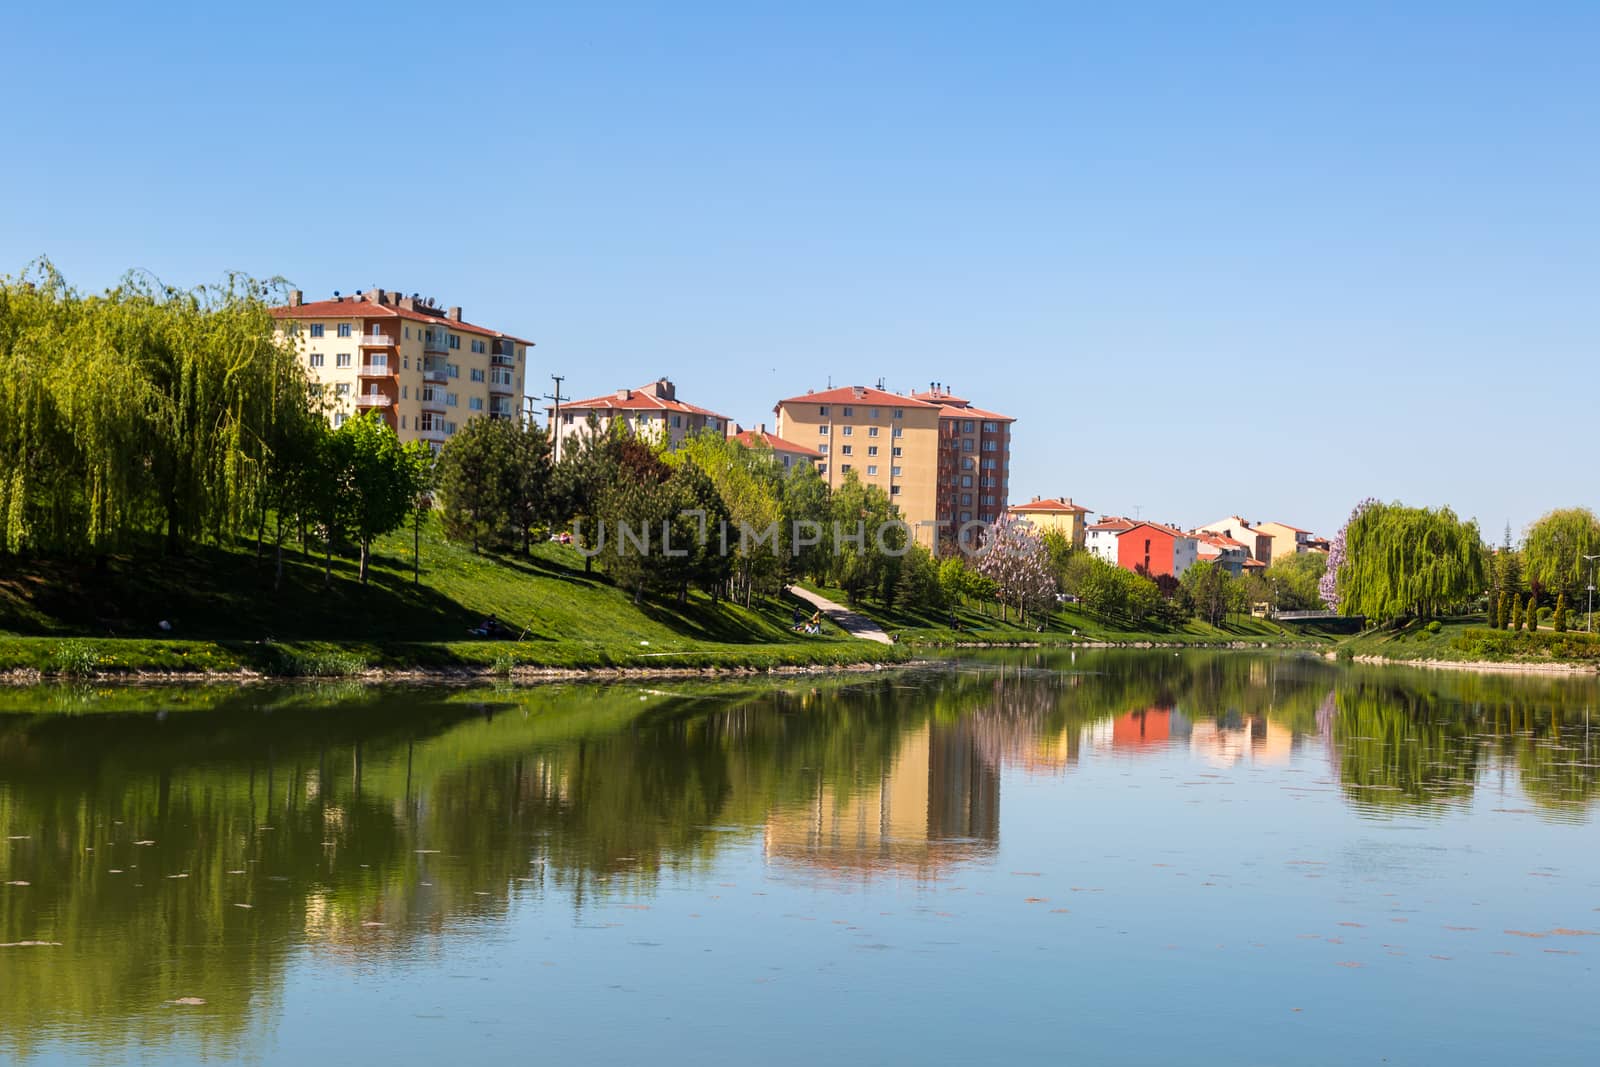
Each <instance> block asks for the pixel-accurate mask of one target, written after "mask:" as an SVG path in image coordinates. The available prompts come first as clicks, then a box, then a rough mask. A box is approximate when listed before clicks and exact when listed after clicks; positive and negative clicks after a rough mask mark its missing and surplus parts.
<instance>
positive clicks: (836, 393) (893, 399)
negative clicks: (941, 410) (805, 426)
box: [778, 385, 939, 408]
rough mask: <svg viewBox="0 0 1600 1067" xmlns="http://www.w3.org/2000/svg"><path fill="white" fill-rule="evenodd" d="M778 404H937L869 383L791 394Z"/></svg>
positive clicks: (908, 405)
mask: <svg viewBox="0 0 1600 1067" xmlns="http://www.w3.org/2000/svg"><path fill="white" fill-rule="evenodd" d="M778 403H780V404H877V405H878V406H880V407H894V408H936V407H938V406H939V405H938V404H929V403H927V402H926V401H922V400H917V399H915V398H913V397H909V396H901V395H900V394H899V393H891V392H888V391H886V390H883V389H874V388H872V387H871V386H870V385H841V386H839V387H838V388H837V389H824V390H823V391H822V392H820V393H806V394H805V395H804V396H791V397H789V398H787V399H785V400H780V401H778Z"/></svg>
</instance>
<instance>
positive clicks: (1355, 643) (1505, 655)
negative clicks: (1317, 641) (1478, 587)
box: [1337, 615, 1600, 669]
mask: <svg viewBox="0 0 1600 1067" xmlns="http://www.w3.org/2000/svg"><path fill="white" fill-rule="evenodd" d="M1337 651H1338V654H1339V655H1340V656H1341V657H1349V658H1354V659H1366V660H1390V661H1394V662H1403V663H1497V664H1508V665H1515V664H1521V665H1526V666H1560V665H1568V666H1574V667H1588V668H1591V669H1600V637H1595V636H1591V635H1589V634H1585V633H1571V632H1569V633H1556V632H1555V631H1553V630H1537V631H1534V632H1532V633H1528V632H1526V631H1521V632H1519V631H1514V630H1491V629H1489V626H1488V622H1487V620H1486V619H1485V618H1484V617H1483V616H1482V615H1475V616H1465V617H1462V618H1456V619H1442V620H1439V625H1438V627H1437V628H1431V627H1430V626H1429V625H1428V624H1426V623H1421V622H1411V623H1408V624H1406V625H1405V626H1402V627H1399V628H1378V629H1373V630H1368V631H1367V632H1365V633H1363V634H1359V635H1357V636H1355V637H1352V638H1349V639H1347V640H1345V641H1342V642H1340V643H1339V645H1338V650H1337Z"/></svg>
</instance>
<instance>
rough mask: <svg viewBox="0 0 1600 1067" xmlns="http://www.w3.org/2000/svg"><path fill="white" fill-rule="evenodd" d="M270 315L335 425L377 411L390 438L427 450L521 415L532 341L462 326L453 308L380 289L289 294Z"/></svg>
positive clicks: (483, 328) (477, 327)
mask: <svg viewBox="0 0 1600 1067" xmlns="http://www.w3.org/2000/svg"><path fill="white" fill-rule="evenodd" d="M272 315H273V317H274V318H276V319H277V320H278V332H279V335H280V336H282V337H284V338H286V339H287V340H289V341H290V342H291V343H293V344H294V346H295V347H296V349H297V350H298V351H299V353H300V358H301V360H302V361H303V362H304V364H305V366H306V368H307V370H308V371H309V372H310V376H311V380H312V381H313V382H315V383H317V384H318V386H319V387H320V388H321V390H322V393H323V397H324V399H325V400H326V402H327V405H328V418H329V419H330V420H331V421H332V422H333V424H334V425H335V426H339V425H342V424H343V423H344V421H345V420H346V419H348V418H350V417H351V416H352V415H355V414H357V413H364V412H368V411H377V412H379V413H381V414H382V416H383V418H384V421H385V422H387V423H388V424H389V426H390V427H391V428H392V429H393V430H394V431H395V433H396V434H398V435H399V437H400V440H402V441H426V442H427V443H428V445H429V446H430V447H432V448H434V449H437V448H438V447H439V446H440V445H441V444H443V443H444V441H445V440H446V439H448V438H449V436H450V435H451V434H453V433H455V432H456V430H458V429H459V428H460V427H461V426H462V425H463V424H464V423H466V421H467V420H468V419H472V418H476V417H478V416H486V417H488V418H502V419H515V418H521V417H522V397H523V391H522V383H523V379H524V375H525V373H526V370H527V359H528V349H530V348H532V347H533V342H532V341H528V340H525V339H523V338H521V337H515V336H513V335H511V334H508V333H503V332H501V331H499V330H492V329H490V328H488V327H487V326H478V325H475V324H473V323H470V322H467V321H466V320H465V319H463V318H462V315H461V308H459V307H452V308H448V309H445V308H439V307H435V306H434V304H433V301H431V300H424V299H422V298H421V297H420V296H418V295H417V294H415V293H413V294H411V295H410V296H403V295H401V294H400V293H398V292H392V291H390V290H387V289H370V290H368V291H366V292H364V293H360V292H358V293H356V294H355V295H354V296H341V295H340V294H338V293H335V294H334V296H333V299H331V300H318V301H312V302H309V303H308V302H306V301H305V300H304V294H303V293H302V292H301V291H300V290H298V289H296V290H294V291H293V292H291V293H290V294H289V303H288V304H287V305H286V306H284V307H278V308H273V309H272Z"/></svg>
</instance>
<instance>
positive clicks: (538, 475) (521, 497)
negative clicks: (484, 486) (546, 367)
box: [468, 419, 551, 554]
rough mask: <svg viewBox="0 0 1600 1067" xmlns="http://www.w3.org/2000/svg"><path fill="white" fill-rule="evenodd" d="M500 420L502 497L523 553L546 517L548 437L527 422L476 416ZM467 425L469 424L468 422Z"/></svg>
mask: <svg viewBox="0 0 1600 1067" xmlns="http://www.w3.org/2000/svg"><path fill="white" fill-rule="evenodd" d="M476 421H479V422H485V421H493V422H500V423H504V424H505V425H506V426H507V427H509V432H508V433H507V434H506V461H507V462H506V465H505V469H504V472H503V475H504V479H505V482H504V486H503V488H502V494H503V498H504V500H505V503H506V513H507V515H508V516H509V517H510V520H511V526H512V528H513V529H514V530H515V531H516V533H517V536H518V538H519V539H520V540H521V542H522V551H523V553H524V554H526V553H527V552H528V550H529V548H530V547H531V543H532V540H533V530H534V528H535V527H537V526H538V525H539V524H540V523H542V522H544V521H545V520H546V519H547V518H548V517H549V506H550V482H551V469H550V436H549V435H548V434H546V433H545V432H544V431H543V430H541V429H540V428H539V427H538V426H536V425H534V424H533V423H532V422H531V421H529V422H524V423H517V422H513V421H511V420H509V419H493V420H486V419H478V420H476ZM468 425H471V424H470V423H469V424H468Z"/></svg>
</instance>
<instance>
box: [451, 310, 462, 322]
mask: <svg viewBox="0 0 1600 1067" xmlns="http://www.w3.org/2000/svg"><path fill="white" fill-rule="evenodd" d="M448 317H449V319H450V321H451V322H460V321H461V308H460V307H453V308H451V309H450V314H449V316H448Z"/></svg>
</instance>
